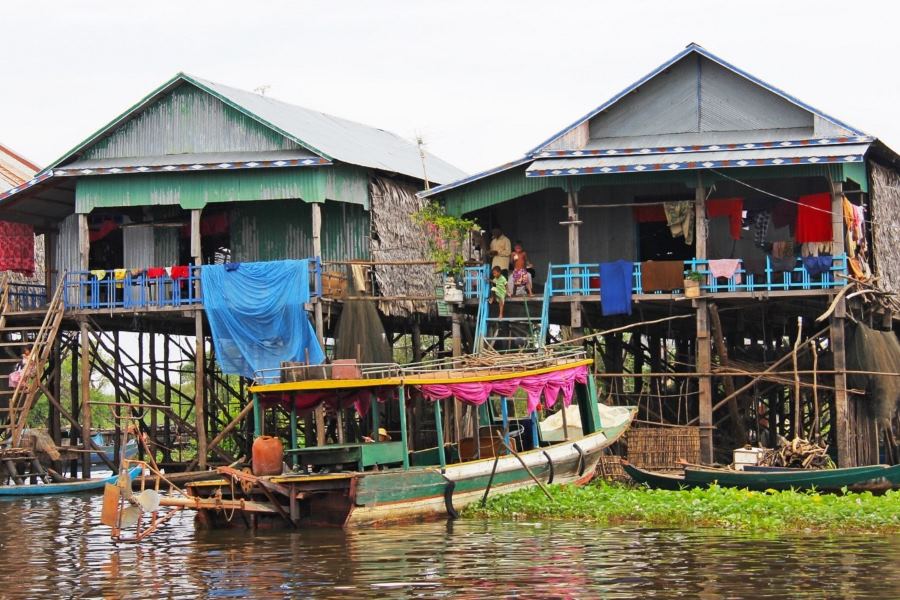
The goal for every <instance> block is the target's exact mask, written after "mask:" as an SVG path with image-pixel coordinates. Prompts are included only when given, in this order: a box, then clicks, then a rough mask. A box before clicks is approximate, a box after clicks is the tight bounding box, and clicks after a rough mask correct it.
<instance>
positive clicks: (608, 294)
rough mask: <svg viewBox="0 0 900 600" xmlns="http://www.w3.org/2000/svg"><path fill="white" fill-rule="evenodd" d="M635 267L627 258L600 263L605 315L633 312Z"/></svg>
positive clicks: (602, 303) (602, 310)
mask: <svg viewBox="0 0 900 600" xmlns="http://www.w3.org/2000/svg"><path fill="white" fill-rule="evenodd" d="M633 269H634V265H632V264H631V263H630V262H628V261H627V260H617V261H615V262H609V263H600V310H601V312H602V313H603V316H604V317H605V316H609V315H630V314H631V278H632V270H633Z"/></svg>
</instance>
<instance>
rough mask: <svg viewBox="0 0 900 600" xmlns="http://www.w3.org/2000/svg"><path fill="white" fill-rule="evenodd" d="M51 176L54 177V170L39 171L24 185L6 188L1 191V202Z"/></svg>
mask: <svg viewBox="0 0 900 600" xmlns="http://www.w3.org/2000/svg"><path fill="white" fill-rule="evenodd" d="M51 177H53V171H44V172H42V173H38V174H37V175H35V176H34V177H33V178H31V179H29V180H28V181H26V182H25V183H23V184H22V185H17V186H16V187H14V188H10V189H8V190H6V191H5V192H0V202H2V201H3V200H6V199H7V198H9V197H10V196H14V195H15V194H18V193H19V192H21V191H23V190H27V189H28V188H30V187H31V186H33V185H35V184H37V183H41V182H42V181H46V180H48V179H50V178H51Z"/></svg>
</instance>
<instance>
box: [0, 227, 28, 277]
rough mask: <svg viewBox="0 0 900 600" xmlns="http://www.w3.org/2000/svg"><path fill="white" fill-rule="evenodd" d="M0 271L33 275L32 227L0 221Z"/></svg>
mask: <svg viewBox="0 0 900 600" xmlns="http://www.w3.org/2000/svg"><path fill="white" fill-rule="evenodd" d="M0 271H14V272H16V273H22V274H23V275H26V276H28V277H31V276H32V275H34V227H32V226H31V225H26V224H25V223H10V222H9V221H0Z"/></svg>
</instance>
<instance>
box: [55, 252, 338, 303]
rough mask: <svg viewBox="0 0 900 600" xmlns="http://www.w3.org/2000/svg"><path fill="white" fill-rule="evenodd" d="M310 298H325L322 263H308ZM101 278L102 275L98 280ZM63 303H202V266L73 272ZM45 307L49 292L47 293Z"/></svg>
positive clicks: (68, 275) (67, 284) (66, 285)
mask: <svg viewBox="0 0 900 600" xmlns="http://www.w3.org/2000/svg"><path fill="white" fill-rule="evenodd" d="M309 271H310V278H309V280H310V297H313V298H315V297H319V296H321V295H322V262H321V261H320V260H319V259H317V258H312V259H310V260H309ZM98 275H102V278H101V277H98ZM64 286H65V290H64V293H63V304H64V306H65V308H66V310H106V309H113V308H124V309H146V308H165V307H169V308H173V307H174V308H177V307H183V306H184V307H186V306H193V305H196V304H202V303H203V292H202V288H201V285H200V267H198V266H189V267H187V273H186V276H184V277H172V275H171V274H169V273H166V274H164V275H161V276H158V277H149V276H148V275H147V271H141V272H139V273H136V274H132V273H131V272H124V273H122V274H121V276H120V278H119V279H116V271H115V270H110V271H70V272H67V273H66V276H65V279H64ZM44 303H45V304H46V290H45V291H44Z"/></svg>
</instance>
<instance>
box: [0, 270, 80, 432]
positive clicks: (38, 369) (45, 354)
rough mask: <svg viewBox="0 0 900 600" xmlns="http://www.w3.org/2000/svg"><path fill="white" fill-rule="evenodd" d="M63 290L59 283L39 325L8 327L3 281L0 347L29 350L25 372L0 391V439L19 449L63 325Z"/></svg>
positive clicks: (6, 284) (7, 360) (12, 360)
mask: <svg viewBox="0 0 900 600" xmlns="http://www.w3.org/2000/svg"><path fill="white" fill-rule="evenodd" d="M62 292H63V285H62V282H60V284H59V285H58V286H57V288H56V291H55V292H54V294H53V298H52V299H51V300H50V303H49V304H48V306H47V311H46V313H45V314H44V319H43V322H42V323H41V326H40V327H34V326H21V327H16V326H10V325H9V324H8V323H9V321H10V318H9V317H10V314H11V313H10V311H9V279H8V278H4V280H3V294H2V297H0V347H5V348H9V349H12V350H13V351H14V352H16V353H17V354H22V353H23V352H24V350H25V349H26V348H29V349H30V350H31V354H30V355H29V356H28V359H27V360H26V363H25V366H24V372H25V374H26V375H25V376H23V377H21V378H20V379H19V382H18V384H17V385H16V387H15V388H10V387H9V386H6V389H3V390H0V399H2V398H3V397H4V396H6V397H8V398H9V401H8V402H7V403H6V406H5V407H4V408H2V409H0V411H2V412H0V439H2V440H4V443H7V442H8V443H9V444H10V445H11V447H13V448H18V447H19V445H20V444H21V442H22V433H23V432H24V430H25V425H26V423H27V422H28V413H29V412H30V411H31V408H32V406H34V402H35V400H36V399H37V397H38V395H39V393H40V391H41V385H42V384H41V377H42V375H43V373H44V370H45V368H46V366H47V362H48V361H49V360H50V355H51V352H52V351H53V343H54V342H55V341H56V336H57V334H58V333H59V328H60V325H62V320H63V315H64V312H65V311H64V308H63V294H62ZM18 362H19V359H18V358H6V357H3V358H0V363H18ZM7 379H8V377H7Z"/></svg>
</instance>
